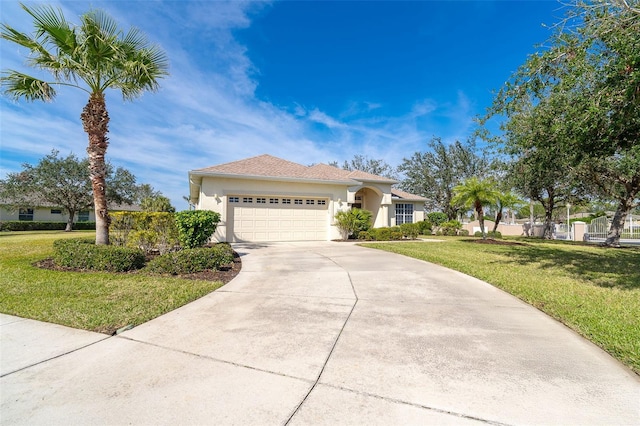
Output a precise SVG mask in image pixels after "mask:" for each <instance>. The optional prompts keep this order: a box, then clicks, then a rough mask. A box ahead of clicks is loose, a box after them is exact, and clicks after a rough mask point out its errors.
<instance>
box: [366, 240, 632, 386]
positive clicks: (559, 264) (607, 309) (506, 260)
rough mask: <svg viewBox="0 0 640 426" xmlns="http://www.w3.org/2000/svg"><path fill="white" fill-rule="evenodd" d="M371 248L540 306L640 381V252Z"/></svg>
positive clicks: (530, 245) (538, 246)
mask: <svg viewBox="0 0 640 426" xmlns="http://www.w3.org/2000/svg"><path fill="white" fill-rule="evenodd" d="M444 240H445V241H443V242H433V243H424V242H406V243H367V244H362V245H363V246H365V247H372V248H376V249H381V250H386V251H390V252H393V253H398V254H402V255H405V256H410V257H413V258H415V259H420V260H424V261H427V262H431V263H435V264H438V265H441V266H445V267H447V268H451V269H454V270H457V271H460V272H462V273H465V274H467V275H470V276H473V277H475V278H478V279H480V280H483V281H486V282H488V283H490V284H492V285H494V286H496V287H498V288H500V289H502V290H505V291H507V292H508V293H511V294H512V295H514V296H516V297H518V298H520V299H521V300H523V301H525V302H527V303H529V304H530V305H533V306H535V307H536V308H538V309H540V310H541V311H543V312H545V313H546V314H548V315H550V316H551V317H553V318H555V319H557V320H559V321H561V322H562V323H564V324H565V325H567V326H568V327H570V328H572V329H573V330H575V331H576V332H578V333H580V334H581V335H582V336H584V337H586V338H587V339H589V340H591V341H592V342H593V343H595V344H596V345H598V346H600V347H601V348H602V349H604V350H605V351H607V352H608V353H609V354H611V355H612V356H614V357H615V358H617V359H618V360H620V361H621V362H622V363H624V364H625V365H627V366H628V367H630V368H631V369H632V370H634V371H635V372H636V374H640V249H638V248H625V249H607V248H602V247H597V246H592V245H582V244H568V243H562V242H553V241H544V240H526V241H524V240H522V241H521V242H522V245H489V244H478V243H474V242H472V241H473V240H472V239H469V238H444Z"/></svg>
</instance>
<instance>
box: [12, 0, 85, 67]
mask: <svg viewBox="0 0 640 426" xmlns="http://www.w3.org/2000/svg"><path fill="white" fill-rule="evenodd" d="M21 6H22V8H23V9H24V10H25V11H26V12H27V13H28V14H29V15H31V17H33V22H34V26H35V30H36V38H37V39H41V40H42V44H43V45H44V44H47V43H50V44H52V45H54V46H55V47H56V48H57V49H58V50H59V51H60V53H61V54H65V55H70V56H72V55H73V54H74V52H75V50H76V49H77V46H78V44H77V40H76V33H75V31H74V28H73V26H72V25H71V24H70V23H69V22H67V20H66V19H65V17H64V15H63V14H62V11H61V10H60V9H55V8H53V7H52V6H40V7H35V8H32V9H30V8H29V7H27V6H25V5H24V4H22V5H21ZM57 56H60V55H57Z"/></svg>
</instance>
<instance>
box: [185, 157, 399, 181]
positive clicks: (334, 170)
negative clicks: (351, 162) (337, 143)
mask: <svg viewBox="0 0 640 426" xmlns="http://www.w3.org/2000/svg"><path fill="white" fill-rule="evenodd" d="M192 172H193V173H195V174H214V175H233V176H261V177H273V178H293V179H311V180H326V181H343V182H344V181H353V184H354V185H355V184H358V183H360V182H362V181H374V182H380V183H390V184H393V183H396V181H395V180H393V179H389V178H386V177H383V176H376V175H374V174H371V173H367V172H363V171H360V170H354V171H349V170H343V169H340V168H338V167H334V166H330V165H328V164H323V163H320V164H315V165H313V166H303V165H302V164H298V163H294V162H293V161H288V160H284V159H282V158H278V157H274V156H272V155H268V154H264V155H259V156H256V157H251V158H246V159H244V160H239V161H233V162H230V163H224V164H219V165H217V166H211V167H205V168H203V169H196V170H192Z"/></svg>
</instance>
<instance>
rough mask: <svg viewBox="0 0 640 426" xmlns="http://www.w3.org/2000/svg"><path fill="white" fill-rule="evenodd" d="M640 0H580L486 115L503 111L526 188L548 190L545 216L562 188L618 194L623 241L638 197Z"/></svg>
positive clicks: (575, 193) (615, 236)
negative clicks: (626, 226) (624, 225)
mask: <svg viewBox="0 0 640 426" xmlns="http://www.w3.org/2000/svg"><path fill="white" fill-rule="evenodd" d="M639 5H640V3H639V1H638V0H588V1H587V0H585V1H583V0H573V1H572V3H571V4H570V7H569V8H568V9H567V17H566V19H565V20H563V21H562V22H560V23H559V24H558V25H556V26H555V27H554V32H553V34H552V36H551V38H550V39H549V40H548V43H547V45H546V46H544V47H541V49H540V51H538V52H537V53H535V54H533V55H531V56H530V57H529V58H528V59H527V61H526V62H525V63H524V64H523V65H522V66H521V67H520V68H519V69H518V71H517V72H516V73H515V74H514V75H513V76H512V77H511V78H510V80H509V81H508V82H507V83H506V84H505V85H504V87H503V88H502V89H501V90H500V91H499V93H498V94H497V96H496V98H495V101H494V104H493V106H492V108H491V110H490V112H489V114H488V116H487V117H485V119H486V118H488V117H491V116H495V115H504V116H506V120H505V121H504V122H503V130H505V138H504V140H503V143H504V145H505V147H506V150H507V151H510V153H511V155H513V160H514V161H513V162H512V166H513V169H512V171H513V174H514V175H515V176H518V177H519V178H520V179H519V181H520V184H521V188H520V190H521V191H522V187H526V191H522V192H523V193H524V194H525V195H528V196H531V197H532V198H534V199H538V200H539V198H540V196H539V195H538V198H536V196H534V194H536V193H538V194H540V193H541V190H542V191H543V192H546V200H547V204H546V205H545V208H546V209H547V217H549V211H550V210H552V209H553V204H554V198H555V197H556V196H558V195H560V196H562V197H563V198H565V200H568V199H569V198H571V197H579V196H580V195H582V193H583V192H587V193H591V194H595V195H597V196H600V197H603V198H605V199H606V198H608V199H613V200H616V202H617V203H618V207H617V211H616V214H615V216H614V220H613V221H612V225H611V231H610V233H609V238H608V239H607V244H608V245H618V244H619V239H620V232H621V230H622V226H623V221H624V217H625V216H626V215H627V214H628V213H629V212H630V211H631V210H632V209H633V208H634V207H635V206H636V205H637V204H638V203H639V202H640V200H639V198H638V194H639V193H640V156H639V155H638V144H639V143H640V142H639V141H640V37H639V36H638V34H640V7H639ZM543 183H544V184H543ZM536 186H537V187H538V188H535V187H536ZM550 191H551V193H550ZM539 201H540V200H539ZM543 204H544V202H543Z"/></svg>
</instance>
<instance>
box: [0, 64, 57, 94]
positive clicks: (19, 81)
mask: <svg viewBox="0 0 640 426" xmlns="http://www.w3.org/2000/svg"><path fill="white" fill-rule="evenodd" d="M0 86H1V87H2V89H3V91H4V93H5V94H7V95H9V96H11V97H13V98H15V99H19V98H24V99H26V100H28V101H35V100H40V101H50V100H52V99H53V98H54V97H55V96H56V91H55V89H54V88H53V87H51V84H50V83H47V82H46V81H43V80H40V79H37V78H35V77H31V76H29V75H27V74H23V73H21V72H18V71H13V70H10V71H7V72H5V73H4V74H3V75H2V77H0Z"/></svg>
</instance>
